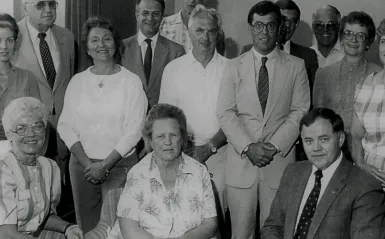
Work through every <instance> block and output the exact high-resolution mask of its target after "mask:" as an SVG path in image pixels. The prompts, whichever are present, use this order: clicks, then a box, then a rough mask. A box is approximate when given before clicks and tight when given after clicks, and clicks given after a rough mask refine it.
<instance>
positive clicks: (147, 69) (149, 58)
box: [144, 39, 152, 84]
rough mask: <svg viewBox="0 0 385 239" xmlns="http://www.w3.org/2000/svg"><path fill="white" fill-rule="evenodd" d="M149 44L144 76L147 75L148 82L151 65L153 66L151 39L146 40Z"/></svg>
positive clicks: (145, 58) (145, 57)
mask: <svg viewBox="0 0 385 239" xmlns="http://www.w3.org/2000/svg"><path fill="white" fill-rule="evenodd" d="M144 41H145V42H146V43H147V50H146V55H145V56H144V74H145V75H146V81H147V84H148V81H149V80H150V74H151V64H152V48H151V42H152V40H151V39H146V40H144Z"/></svg>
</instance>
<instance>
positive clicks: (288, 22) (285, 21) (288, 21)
mask: <svg viewBox="0 0 385 239" xmlns="http://www.w3.org/2000/svg"><path fill="white" fill-rule="evenodd" d="M282 22H283V24H284V25H285V26H287V27H290V26H298V23H299V21H298V19H290V18H287V17H285V16H282Z"/></svg>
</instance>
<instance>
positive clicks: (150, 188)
mask: <svg viewBox="0 0 385 239" xmlns="http://www.w3.org/2000/svg"><path fill="white" fill-rule="evenodd" d="M216 215H217V213H216V208H215V201H214V194H213V190H212V186H211V182H210V176H209V173H208V172H207V169H206V167H205V166H204V165H203V164H201V163H199V162H197V161H196V160H194V159H193V158H191V157H189V156H187V155H185V154H182V157H181V160H180V162H179V169H178V173H177V179H176V182H175V186H174V188H173V189H172V190H170V191H167V190H166V187H165V186H164V184H163V182H162V179H161V176H160V173H159V169H158V166H157V164H156V162H155V159H154V158H153V156H152V153H150V154H148V155H147V156H146V157H145V158H144V159H142V160H141V161H140V162H139V163H138V164H136V165H135V166H134V167H133V168H132V169H131V170H130V172H129V173H128V175H127V181H126V186H125V188H124V190H123V192H122V194H121V196H120V200H119V203H118V207H117V216H118V217H123V218H128V219H131V220H134V221H137V222H139V226H140V227H141V228H143V229H144V230H145V231H147V232H149V233H151V234H152V235H154V236H157V237H167V238H175V237H179V236H181V235H183V234H185V233H186V232H187V231H190V230H192V229H194V228H196V227H197V226H199V225H200V224H201V223H202V222H203V220H204V219H205V218H211V217H215V216H216ZM108 239H123V237H122V236H121V234H120V228H119V221H118V220H117V221H116V222H115V225H114V227H113V228H112V230H111V231H110V232H109V236H108Z"/></svg>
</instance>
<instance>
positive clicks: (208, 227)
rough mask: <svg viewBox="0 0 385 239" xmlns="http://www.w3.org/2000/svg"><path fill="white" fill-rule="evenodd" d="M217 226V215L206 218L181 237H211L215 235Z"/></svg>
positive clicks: (186, 238)
mask: <svg viewBox="0 0 385 239" xmlns="http://www.w3.org/2000/svg"><path fill="white" fill-rule="evenodd" d="M217 228H218V221H217V217H212V218H206V219H205V220H204V221H203V222H202V224H200V225H199V226H197V227H196V228H194V229H192V230H190V231H188V232H186V233H185V234H184V235H182V236H181V237H179V239H209V238H212V237H214V236H215V233H216V231H217Z"/></svg>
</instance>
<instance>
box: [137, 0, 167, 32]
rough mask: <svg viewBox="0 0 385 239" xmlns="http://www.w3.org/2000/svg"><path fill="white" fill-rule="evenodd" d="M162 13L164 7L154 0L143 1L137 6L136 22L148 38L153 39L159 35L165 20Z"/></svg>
mask: <svg viewBox="0 0 385 239" xmlns="http://www.w3.org/2000/svg"><path fill="white" fill-rule="evenodd" d="M162 11H163V8H162V5H160V3H159V2H157V1H154V0H142V1H140V3H139V5H137V6H136V20H137V21H138V24H139V29H140V31H141V32H142V33H143V35H145V36H146V37H147V38H151V37H153V36H154V35H155V34H157V33H158V31H159V26H160V22H161V21H162V18H163V13H162Z"/></svg>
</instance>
